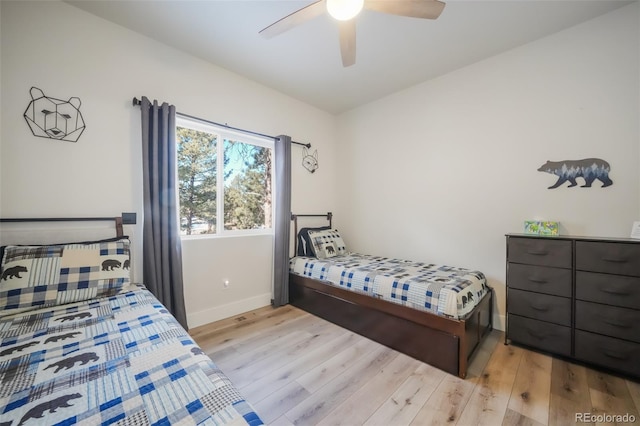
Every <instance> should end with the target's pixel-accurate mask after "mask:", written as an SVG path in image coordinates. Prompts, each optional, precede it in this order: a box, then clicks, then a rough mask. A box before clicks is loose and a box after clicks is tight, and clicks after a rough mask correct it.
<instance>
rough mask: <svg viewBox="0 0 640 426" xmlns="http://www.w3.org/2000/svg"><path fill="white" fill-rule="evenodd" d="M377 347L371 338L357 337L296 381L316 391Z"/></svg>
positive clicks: (310, 390) (307, 388) (311, 390)
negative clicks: (353, 341)
mask: <svg viewBox="0 0 640 426" xmlns="http://www.w3.org/2000/svg"><path fill="white" fill-rule="evenodd" d="M377 347H378V345H377V344H376V343H375V342H374V341H372V340H369V339H359V341H358V342H356V343H355V344H352V345H351V346H350V347H347V348H343V349H344V350H340V351H337V352H334V354H333V356H328V357H327V358H326V360H325V361H324V362H323V363H322V364H320V365H318V366H316V367H314V368H311V370H310V371H308V372H307V373H306V374H303V375H302V376H300V377H298V378H297V379H296V381H297V382H298V383H300V384H301V385H302V386H304V388H305V389H306V390H308V391H309V392H311V393H313V392H316V391H317V390H318V389H320V388H321V387H323V386H324V385H326V384H327V383H329V382H330V381H332V380H333V379H335V378H336V377H338V376H340V375H342V374H345V373H346V372H347V371H348V370H350V369H351V367H352V366H353V365H354V363H357V362H358V360H360V359H361V358H362V357H363V356H364V355H366V354H367V353H369V352H371V351H373V350H375V349H376V348H377Z"/></svg>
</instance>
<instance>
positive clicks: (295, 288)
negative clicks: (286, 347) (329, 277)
mask: <svg viewBox="0 0 640 426" xmlns="http://www.w3.org/2000/svg"><path fill="white" fill-rule="evenodd" d="M298 217H326V218H327V220H328V221H329V226H331V221H332V214H331V213H327V214H322V215H291V220H293V221H294V223H295V234H294V235H295V236H296V244H295V247H296V248H295V253H297V242H298V222H297V219H298ZM289 303H291V304H292V305H294V306H296V307H298V308H300V309H303V310H305V311H307V312H309V313H312V314H314V315H317V316H319V317H321V318H324V319H326V320H327V321H330V322H332V323H334V324H337V325H339V326H341V327H344V328H346V329H348V330H351V331H353V332H355V333H358V334H360V335H362V336H364V337H367V338H369V339H371V340H375V341H376V342H379V343H382V344H383V345H385V346H388V347H390V348H393V349H395V350H397V351H399V352H402V353H404V354H407V355H409V356H411V357H413V358H416V359H418V360H420V361H423V362H425V363H427V364H430V365H433V366H434V367H437V368H439V369H441V370H444V371H446V372H448V373H451V374H455V375H457V376H459V377H461V378H465V377H466V375H467V366H468V364H469V360H470V359H471V357H472V356H473V354H474V353H475V351H476V349H477V348H478V346H479V344H480V342H481V341H482V339H483V338H484V337H485V336H486V335H487V334H488V333H489V332H490V331H491V330H492V329H493V320H492V317H493V290H492V289H491V290H490V291H489V292H488V293H487V294H485V295H484V297H483V298H482V299H481V300H480V302H479V303H478V305H477V306H476V307H475V308H474V309H473V311H471V312H470V313H469V314H467V315H466V316H465V317H464V318H463V319H459V320H456V319H452V318H447V317H443V316H440V315H436V314H432V313H429V312H424V311H419V310H416V309H413V308H409V307H406V306H402V305H398V304H395V303H392V302H387V301H384V300H381V299H376V298H373V297H370V296H367V295H364V294H361V293H355V292H352V291H349V290H344V289H342V288H339V287H336V286H334V285H332V284H330V283H328V282H326V281H321V280H316V279H313V278H309V277H305V276H302V275H298V274H294V273H289Z"/></svg>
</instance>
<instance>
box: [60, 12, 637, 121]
mask: <svg viewBox="0 0 640 426" xmlns="http://www.w3.org/2000/svg"><path fill="white" fill-rule="evenodd" d="M425 1H428V0H425ZM635 1H637V0H635ZM312 2H313V0H308V1H298V0H276V1H272V0H259V1H248V0H226V1H221V0H218V1H204V0H199V1H185V0H181V1H166V0H164V1H141V0H120V1H113V0H94V1H71V0H69V1H67V3H69V4H72V5H74V6H76V7H78V8H80V9H83V10H85V11H87V12H90V13H92V14H95V15H97V16H100V17H102V18H104V19H107V20H109V21H112V22H114V23H116V24H119V25H122V26H124V27H126V28H129V29H131V30H134V31H136V32H138V33H141V34H144V35H146V36H148V37H151V38H153V39H156V40H158V41H160V42H162V43H165V44H167V45H170V46H173V47H175V48H177V49H179V50H182V51H184V52H188V53H190V54H192V55H194V56H197V57H199V58H202V59H204V60H206V61H209V62H211V63H213V64H216V65H218V66H220V67H223V68H226V69H227V70H230V71H233V72H235V73H237V74H240V75H243V76H245V77H248V78H250V79H252V80H254V81H257V82H259V83H262V84H264V85H266V86H269V87H271V88H273V89H276V90H278V91H280V92H283V93H286V94H288V95H290V96H292V97H294V98H297V99H300V100H302V101H304V102H306V103H309V104H311V105H315V106H316V107H318V108H320V109H323V110H325V111H328V112H331V113H336V114H337V113H340V112H343V111H346V110H349V109H351V108H354V107H357V106H359V105H362V104H364V103H367V102H370V101H372V100H375V99H378V98H381V97H383V96H386V95H388V94H391V93H393V92H396V91H398V90H401V89H404V88H407V87H410V86H413V85H415V84H418V83H421V82H423V81H426V80H428V79H431V78H434V77H437V76H439V75H442V74H445V73H447V72H450V71H452V70H455V69H458V68H461V67H463V66H466V65H468V64H471V63H473V62H477V61H479V60H482V59H484V58H487V57H490V56H493V55H495V54H498V53H500V52H504V51H506V50H508V49H511V48H514V47H516V46H519V45H522V44H525V43H528V42H530V41H533V40H536V39H538V38H541V37H544V36H546V35H549V34H553V33H555V32H558V31H560V30H562V29H565V28H568V27H571V26H573V25H576V24H579V23H581V22H584V21H586V20H589V19H592V18H594V17H596V16H599V15H602V14H604V13H607V12H609V11H611V10H614V9H616V8H618V7H621V6H624V5H626V4H629V3H631V2H630V1H621V0H620V1H619V0H604V1H598V0H568V1H560V0H534V1H527V0H506V1H495V0H492V1H481V0H473V1H461V0H449V1H447V2H446V3H447V6H446V7H445V9H444V11H443V12H442V15H441V16H440V17H439V18H438V19H437V20H435V21H431V20H422V19H416V18H406V17H400V16H393V15H384V14H380V13H376V12H372V11H366V10H365V11H363V12H362V13H361V14H360V15H359V16H358V17H357V18H356V19H357V56H356V64H355V65H353V66H351V67H348V68H343V67H342V63H341V59H340V49H339V44H338V29H337V26H336V22H335V21H333V20H332V18H330V17H329V16H327V15H325V16H321V17H319V18H316V19H314V20H312V21H309V22H306V23H304V24H303V25H301V26H299V27H296V28H294V29H292V30H290V31H288V32H286V33H284V34H281V35H279V36H277V37H274V38H272V39H268V40H267V39H264V38H263V37H261V36H260V35H258V31H260V30H261V29H262V28H264V27H266V26H268V25H270V24H271V23H273V22H274V21H276V20H278V19H280V18H282V17H284V16H285V15H287V14H289V13H291V12H293V11H295V10H297V9H299V8H301V7H304V6H306V5H308V4H310V3H312Z"/></svg>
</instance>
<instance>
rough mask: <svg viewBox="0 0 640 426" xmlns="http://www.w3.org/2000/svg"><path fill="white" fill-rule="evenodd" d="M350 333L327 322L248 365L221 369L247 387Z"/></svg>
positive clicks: (239, 384)
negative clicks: (304, 336)
mask: <svg viewBox="0 0 640 426" xmlns="http://www.w3.org/2000/svg"><path fill="white" fill-rule="evenodd" d="M346 333H349V332H348V331H347V330H345V329H341V328H339V327H334V326H333V324H326V328H325V330H323V331H319V332H318V333H316V334H313V335H312V334H309V335H308V336H307V337H306V338H305V339H304V340H302V341H301V342H299V343H296V344H295V345H291V346H287V347H284V348H280V349H277V350H274V351H273V352H271V353H270V354H269V355H267V356H265V357H263V358H261V359H259V360H257V361H255V362H253V363H251V364H247V365H242V366H239V367H236V368H230V369H226V368H225V367H224V365H221V366H220V367H221V369H222V370H223V371H224V372H225V373H226V374H227V375H228V376H229V377H230V378H231V380H232V381H233V382H234V383H235V384H236V386H237V387H240V388H242V387H245V386H247V385H249V384H250V383H252V382H253V381H255V380H258V379H260V378H261V377H263V376H266V375H267V374H269V373H270V372H272V371H274V370H277V369H278V368H280V367H282V366H284V365H287V364H288V363H290V362H293V361H294V360H295V359H296V358H298V357H300V356H302V354H304V353H307V352H308V351H313V350H315V349H317V348H320V347H322V346H324V345H325V344H328V343H329V342H331V341H332V340H333V339H334V338H336V337H338V336H340V335H343V334H346Z"/></svg>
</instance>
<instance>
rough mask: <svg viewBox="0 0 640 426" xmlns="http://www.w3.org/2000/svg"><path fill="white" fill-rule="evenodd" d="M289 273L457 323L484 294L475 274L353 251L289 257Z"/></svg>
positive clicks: (482, 280)
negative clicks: (319, 255) (316, 256)
mask: <svg viewBox="0 0 640 426" xmlns="http://www.w3.org/2000/svg"><path fill="white" fill-rule="evenodd" d="M289 269H290V271H291V272H294V273H296V274H300V275H306V276H308V277H311V278H315V279H319V280H324V281H329V282H331V283H332V284H334V285H336V286H339V287H341V288H344V289H347V290H352V291H356V292H360V293H365V294H368V295H370V296H373V297H378V298H381V299H384V300H388V301H390V302H393V303H397V304H400V305H405V306H409V307H412V308H415V309H419V310H423V311H427V312H431V313H435V314H439V315H444V316H447V317H452V318H456V319H461V318H463V317H464V316H465V315H466V314H468V313H469V312H471V311H472V310H473V308H474V307H475V306H476V305H477V304H478V303H479V302H480V300H481V299H482V297H483V296H484V295H485V294H486V293H487V292H488V291H489V286H488V285H487V280H486V278H485V276H484V274H483V273H482V272H479V271H472V270H469V269H464V268H456V267H452V266H444V265H435V264H432V263H424V262H412V261H408V260H399V259H391V258H386V257H380V256H371V255H366V254H358V253H349V254H346V255H342V256H335V257H331V258H328V259H316V258H313V257H303V256H300V257H294V258H292V259H291V260H290V262H289Z"/></svg>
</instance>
